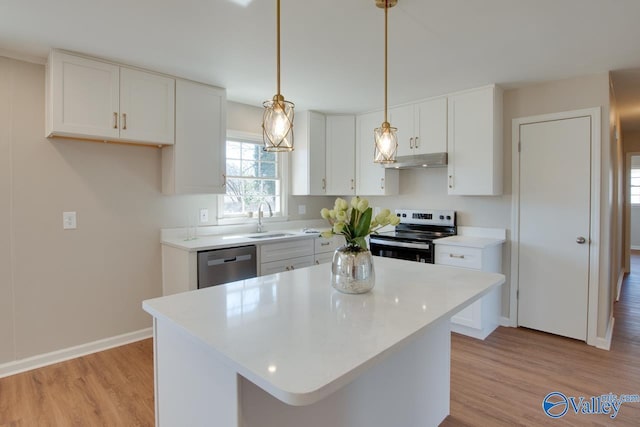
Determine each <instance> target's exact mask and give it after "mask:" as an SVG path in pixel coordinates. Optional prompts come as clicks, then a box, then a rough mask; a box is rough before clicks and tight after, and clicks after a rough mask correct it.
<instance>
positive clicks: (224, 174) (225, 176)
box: [222, 173, 227, 188]
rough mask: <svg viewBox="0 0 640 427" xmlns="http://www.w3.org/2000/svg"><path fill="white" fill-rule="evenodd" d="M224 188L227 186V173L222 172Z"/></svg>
mask: <svg viewBox="0 0 640 427" xmlns="http://www.w3.org/2000/svg"><path fill="white" fill-rule="evenodd" d="M222 188H227V174H226V173H223V174H222Z"/></svg>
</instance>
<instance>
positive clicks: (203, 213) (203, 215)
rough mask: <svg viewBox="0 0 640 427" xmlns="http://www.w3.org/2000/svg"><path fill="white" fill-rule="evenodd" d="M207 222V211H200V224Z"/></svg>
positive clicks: (204, 209)
mask: <svg viewBox="0 0 640 427" xmlns="http://www.w3.org/2000/svg"><path fill="white" fill-rule="evenodd" d="M205 222H209V209H206V208H203V209H200V224H203V223H205Z"/></svg>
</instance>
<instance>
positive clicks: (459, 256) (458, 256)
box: [449, 254, 464, 259]
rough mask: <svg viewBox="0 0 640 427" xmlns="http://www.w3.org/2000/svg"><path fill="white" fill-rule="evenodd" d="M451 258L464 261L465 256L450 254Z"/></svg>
mask: <svg viewBox="0 0 640 427" xmlns="http://www.w3.org/2000/svg"><path fill="white" fill-rule="evenodd" d="M449 258H458V259H464V255H456V254H449Z"/></svg>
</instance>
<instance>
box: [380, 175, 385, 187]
mask: <svg viewBox="0 0 640 427" xmlns="http://www.w3.org/2000/svg"><path fill="white" fill-rule="evenodd" d="M380 189H381V190H384V178H380Z"/></svg>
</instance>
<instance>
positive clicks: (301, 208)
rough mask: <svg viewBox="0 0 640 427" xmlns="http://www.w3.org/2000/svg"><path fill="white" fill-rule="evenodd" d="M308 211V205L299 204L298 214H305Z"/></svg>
mask: <svg viewBox="0 0 640 427" xmlns="http://www.w3.org/2000/svg"><path fill="white" fill-rule="evenodd" d="M306 213H307V205H298V215H305V214H306Z"/></svg>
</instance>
